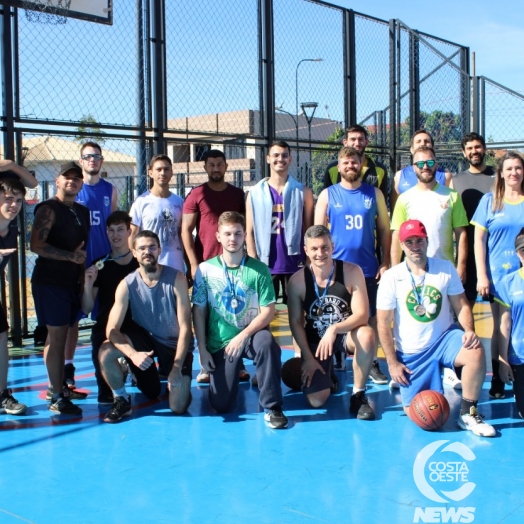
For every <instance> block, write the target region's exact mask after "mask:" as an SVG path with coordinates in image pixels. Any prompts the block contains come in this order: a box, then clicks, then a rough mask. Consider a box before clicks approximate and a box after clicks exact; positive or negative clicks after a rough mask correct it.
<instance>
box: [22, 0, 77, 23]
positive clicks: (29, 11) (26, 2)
mask: <svg viewBox="0 0 524 524" xmlns="http://www.w3.org/2000/svg"><path fill="white" fill-rule="evenodd" d="M22 6H23V8H24V9H25V17H26V19H27V20H28V21H29V22H32V23H36V24H50V25H63V24H66V23H67V16H63V15H59V14H56V10H57V9H60V10H62V11H64V10H65V11H67V10H68V9H69V7H70V6H71V0H22Z"/></svg>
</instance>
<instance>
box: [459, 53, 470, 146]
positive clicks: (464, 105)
mask: <svg viewBox="0 0 524 524" xmlns="http://www.w3.org/2000/svg"><path fill="white" fill-rule="evenodd" d="M460 69H462V71H463V73H461V75H460V120H461V127H462V136H464V135H465V134H467V133H469V132H470V129H471V118H470V111H471V89H470V85H469V47H462V48H461V49H460Z"/></svg>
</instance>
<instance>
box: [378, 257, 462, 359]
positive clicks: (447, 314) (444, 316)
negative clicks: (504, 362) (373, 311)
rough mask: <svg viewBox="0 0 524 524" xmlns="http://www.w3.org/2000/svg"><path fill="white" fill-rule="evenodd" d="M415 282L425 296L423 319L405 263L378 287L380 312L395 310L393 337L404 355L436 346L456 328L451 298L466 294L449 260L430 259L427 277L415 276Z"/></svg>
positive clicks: (391, 272) (395, 269) (396, 267)
mask: <svg viewBox="0 0 524 524" xmlns="http://www.w3.org/2000/svg"><path fill="white" fill-rule="evenodd" d="M413 279H414V281H415V285H416V286H417V290H418V293H419V295H421V296H422V305H423V306H424V309H425V313H424V314H423V315H419V314H418V313H417V312H416V311H415V308H416V306H417V299H416V296H415V294H414V293H413V287H412V283H411V277H410V273H409V271H408V269H407V266H406V262H402V263H400V264H398V265H397V266H394V267H392V268H391V269H388V270H387V271H386V272H385V273H384V274H383V275H382V277H381V279H380V285H379V286H378V294H377V309H381V310H385V311H391V310H392V309H394V310H395V320H394V326H393V336H394V339H395V345H396V349H397V351H400V352H402V353H419V352H421V351H423V350H424V349H426V348H428V347H429V346H431V345H433V344H434V343H435V342H436V341H437V340H438V338H439V337H440V336H441V335H442V333H444V331H446V330H447V329H448V328H449V327H450V326H451V324H453V316H452V313H451V304H450V302H449V298H448V295H460V294H461V293H463V292H464V288H463V287H462V283H461V282H460V278H459V276H458V273H457V270H456V269H455V267H454V266H453V264H452V263H451V262H449V261H448V260H439V259H437V258H428V272H427V273H426V275H425V277H424V276H423V275H421V276H416V275H413ZM423 280H424V283H423V284H422V281H423Z"/></svg>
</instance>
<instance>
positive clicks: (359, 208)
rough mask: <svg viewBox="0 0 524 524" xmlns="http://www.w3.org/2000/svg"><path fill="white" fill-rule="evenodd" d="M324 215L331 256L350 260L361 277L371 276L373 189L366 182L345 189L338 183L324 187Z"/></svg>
mask: <svg viewBox="0 0 524 524" xmlns="http://www.w3.org/2000/svg"><path fill="white" fill-rule="evenodd" d="M327 216H328V220H329V224H330V227H331V235H332V237H333V242H334V244H335V251H334V252H333V258H335V259H337V260H343V261H344V262H353V264H357V265H358V266H360V267H361V268H362V271H363V272H364V276H365V277H374V276H375V275H376V274H377V270H378V260H377V254H376V249H375V247H376V240H375V230H376V217H377V198H376V194H375V188H374V187H373V186H370V185H369V184H362V185H361V186H360V187H359V188H358V189H345V188H343V187H342V186H341V185H340V184H335V185H334V186H330V187H328V208H327Z"/></svg>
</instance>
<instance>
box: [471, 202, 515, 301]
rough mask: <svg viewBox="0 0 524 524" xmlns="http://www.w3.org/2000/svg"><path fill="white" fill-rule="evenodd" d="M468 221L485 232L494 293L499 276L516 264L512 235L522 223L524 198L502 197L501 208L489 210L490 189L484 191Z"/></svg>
mask: <svg viewBox="0 0 524 524" xmlns="http://www.w3.org/2000/svg"><path fill="white" fill-rule="evenodd" d="M471 223H472V224H473V225H474V226H477V227H481V228H482V229H484V231H487V233H488V244H487V246H488V249H487V254H486V267H487V269H488V277H489V279H490V281H491V282H492V284H493V290H492V292H493V293H494V294H495V296H498V290H497V288H498V285H499V284H500V281H501V280H502V278H503V277H505V276H506V275H508V274H509V273H512V272H513V271H516V270H517V269H519V267H520V262H519V258H518V256H517V254H516V253H515V237H516V236H517V234H518V232H519V231H520V230H521V229H522V228H523V227H524V198H522V199H521V200H520V201H519V202H516V203H513V202H506V201H504V204H503V206H502V209H500V210H499V211H495V212H493V193H486V194H485V195H484V196H483V197H482V198H481V199H480V202H479V205H478V206H477V210H476V211H475V214H474V215H473V218H472V219H471Z"/></svg>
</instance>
